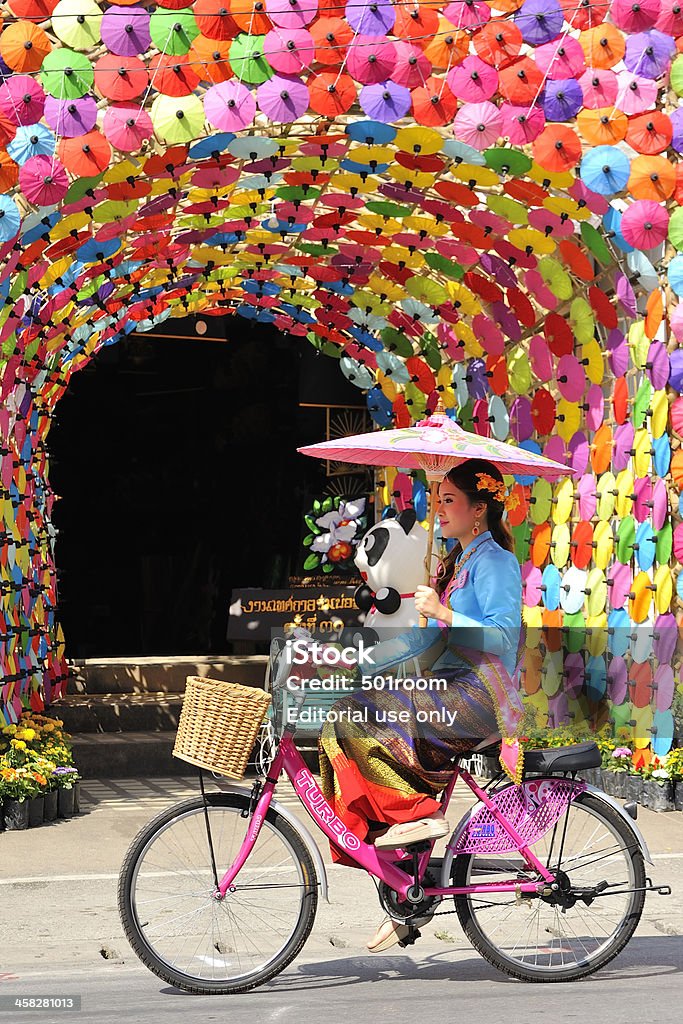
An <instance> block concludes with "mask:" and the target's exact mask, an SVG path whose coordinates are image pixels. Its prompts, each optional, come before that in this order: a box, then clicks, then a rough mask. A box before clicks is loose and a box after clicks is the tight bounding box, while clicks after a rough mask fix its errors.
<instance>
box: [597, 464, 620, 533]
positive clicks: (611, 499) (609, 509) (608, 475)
mask: <svg viewBox="0 0 683 1024" xmlns="http://www.w3.org/2000/svg"><path fill="white" fill-rule="evenodd" d="M615 490H616V480H615V477H614V473H612V471H611V470H609V469H608V470H607V471H606V472H605V473H603V474H602V475H601V476H600V478H599V480H598V483H597V486H596V493H597V495H598V504H597V511H598V515H599V516H600V519H602V520H605V521H606V520H608V519H610V518H611V516H612V513H613V512H614V506H615V505H616V495H615V493H614V492H615Z"/></svg>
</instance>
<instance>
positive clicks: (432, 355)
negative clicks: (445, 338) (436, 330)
mask: <svg viewBox="0 0 683 1024" xmlns="http://www.w3.org/2000/svg"><path fill="white" fill-rule="evenodd" d="M420 341H421V343H422V355H423V356H424V360H425V362H426V364H427V366H429V367H430V369H432V370H439V369H440V368H441V362H442V360H441V349H440V348H439V343H438V342H437V340H436V338H435V337H434V335H433V334H423V335H422V338H421V339H420Z"/></svg>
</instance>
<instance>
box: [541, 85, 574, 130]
mask: <svg viewBox="0 0 683 1024" xmlns="http://www.w3.org/2000/svg"><path fill="white" fill-rule="evenodd" d="M582 106H583V92H582V90H581V86H580V85H579V83H578V82H577V81H575V80H574V79H573V78H567V79H559V80H556V81H552V82H546V86H545V90H544V93H543V112H544V114H545V116H546V118H547V119H548V121H561V122H563V123H564V122H565V121H570V120H571V119H572V118H574V117H576V115H577V114H578V112H579V111H580V110H581V107H582Z"/></svg>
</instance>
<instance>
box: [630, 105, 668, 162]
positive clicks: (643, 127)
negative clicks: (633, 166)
mask: <svg viewBox="0 0 683 1024" xmlns="http://www.w3.org/2000/svg"><path fill="white" fill-rule="evenodd" d="M672 138H673V126H672V124H671V118H670V117H668V115H667V114H662V113H660V112H659V111H658V110H650V111H648V112H647V113H645V114H637V115H636V116H635V117H630V118H629V121H628V131H627V132H626V142H628V144H629V146H633V148H634V149H635V150H636V152H637V153H647V154H648V155H653V154H655V153H662V152H663V151H664V150H665V149H667V148H668V146H669V144H670V143H671V139H672Z"/></svg>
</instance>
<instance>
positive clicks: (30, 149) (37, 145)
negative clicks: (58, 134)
mask: <svg viewBox="0 0 683 1024" xmlns="http://www.w3.org/2000/svg"><path fill="white" fill-rule="evenodd" d="M54 151H55V137H54V135H53V134H52V132H51V131H49V130H48V129H47V128H46V127H45V126H44V125H42V124H33V125H27V126H26V127H19V128H17V134H16V135H15V136H14V138H13V139H12V141H11V142H8V143H7V152H8V153H9V155H10V156H11V157H12V159H13V160H14V161H15V162H16V163H18V164H25V163H26V161H27V160H29V159H30V158H31V157H32V156H52V154H53V153H54Z"/></svg>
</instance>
